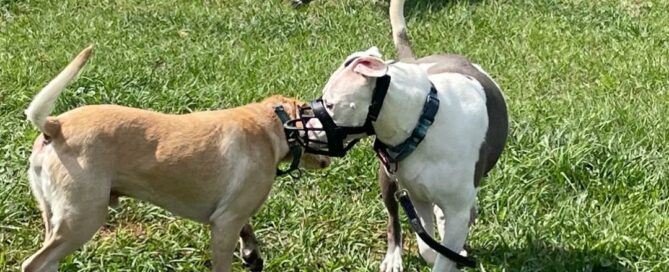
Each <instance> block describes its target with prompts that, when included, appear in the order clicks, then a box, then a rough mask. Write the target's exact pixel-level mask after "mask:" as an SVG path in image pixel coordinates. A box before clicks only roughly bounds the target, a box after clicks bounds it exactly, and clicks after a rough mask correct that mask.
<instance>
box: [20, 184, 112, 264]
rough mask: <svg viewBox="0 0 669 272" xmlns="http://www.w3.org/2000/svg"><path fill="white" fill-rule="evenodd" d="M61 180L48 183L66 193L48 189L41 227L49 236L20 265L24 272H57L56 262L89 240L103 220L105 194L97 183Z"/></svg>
mask: <svg viewBox="0 0 669 272" xmlns="http://www.w3.org/2000/svg"><path fill="white" fill-rule="evenodd" d="M61 177H63V180H59V181H57V182H56V181H52V183H53V184H59V185H60V184H67V185H66V186H65V187H67V188H68V190H63V189H58V188H55V186H51V187H50V188H48V189H51V190H52V191H51V192H49V194H48V195H49V197H50V198H51V199H49V201H48V206H49V208H50V213H49V215H50V218H47V219H46V220H47V221H48V222H46V223H45V224H46V225H47V226H49V231H48V233H49V235H47V237H46V239H45V242H44V245H43V246H42V248H41V249H40V250H38V251H37V252H36V253H35V254H33V255H32V256H31V257H29V258H28V259H27V260H26V261H25V262H23V265H22V271H24V272H37V271H40V272H41V271H57V270H58V263H59V262H60V260H61V259H63V258H64V257H65V256H67V255H68V254H70V253H72V252H73V251H75V250H76V249H78V248H79V247H81V246H82V245H83V244H84V243H86V242H87V241H88V240H90V238H91V237H93V234H95V232H96V231H97V230H98V229H99V228H100V226H102V224H103V223H104V221H105V219H106V216H107V203H108V198H109V192H106V193H105V192H104V190H101V188H100V187H101V184H100V183H98V182H92V181H91V179H83V180H82V179H78V180H75V179H72V177H71V176H70V175H67V174H65V175H61ZM102 186H103V185H102ZM93 187H96V188H93Z"/></svg>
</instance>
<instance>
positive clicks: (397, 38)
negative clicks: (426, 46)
mask: <svg viewBox="0 0 669 272" xmlns="http://www.w3.org/2000/svg"><path fill="white" fill-rule="evenodd" d="M404 1H405V0H390V26H391V27H392V30H393V42H394V43H395V48H396V49H397V53H398V55H399V59H415V58H416V57H415V55H414V54H413V51H412V50H411V42H410V41H409V37H408V36H407V30H406V29H407V24H406V22H405V21H404Z"/></svg>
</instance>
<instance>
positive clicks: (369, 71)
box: [351, 56, 388, 77]
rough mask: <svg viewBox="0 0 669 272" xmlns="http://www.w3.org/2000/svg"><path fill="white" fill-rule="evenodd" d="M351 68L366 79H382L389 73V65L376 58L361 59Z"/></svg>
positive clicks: (366, 57)
mask: <svg viewBox="0 0 669 272" xmlns="http://www.w3.org/2000/svg"><path fill="white" fill-rule="evenodd" d="M351 66H352V67H353V71H354V72H356V73H358V74H361V75H363V76H366V77H382V76H385V75H386V73H388V64H386V63H385V62H383V60H382V59H379V58H376V57H370V56H363V57H359V58H358V59H356V60H355V62H354V63H353V64H352V65H351Z"/></svg>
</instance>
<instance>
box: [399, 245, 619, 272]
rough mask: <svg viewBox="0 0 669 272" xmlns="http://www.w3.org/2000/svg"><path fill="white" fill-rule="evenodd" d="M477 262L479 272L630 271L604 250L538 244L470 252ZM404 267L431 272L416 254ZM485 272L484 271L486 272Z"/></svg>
mask: <svg viewBox="0 0 669 272" xmlns="http://www.w3.org/2000/svg"><path fill="white" fill-rule="evenodd" d="M468 251H469V253H470V256H473V257H474V258H476V260H477V263H478V266H477V268H476V269H464V270H463V271H479V270H480V269H479V268H480V267H481V266H482V267H483V268H484V269H485V270H490V269H493V270H497V269H499V270H502V271H593V272H622V271H629V270H630V269H628V268H625V267H624V266H622V265H621V264H620V263H619V258H618V257H617V256H615V255H614V254H612V253H610V252H605V251H602V250H589V249H585V250H573V249H564V248H559V247H554V246H547V245H542V244H540V243H535V244H532V245H528V246H527V247H524V248H510V247H505V246H500V247H496V248H473V249H470V250H468ZM403 259H404V267H405V268H406V270H407V271H429V267H428V264H427V263H426V262H425V261H423V259H422V258H421V257H420V256H419V255H418V252H416V251H409V252H405V253H404V256H403ZM485 270H483V271H485Z"/></svg>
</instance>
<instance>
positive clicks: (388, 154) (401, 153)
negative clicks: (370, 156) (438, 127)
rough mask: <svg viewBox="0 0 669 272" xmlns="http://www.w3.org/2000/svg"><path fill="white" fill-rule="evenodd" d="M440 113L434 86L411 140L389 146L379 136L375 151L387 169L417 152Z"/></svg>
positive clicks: (410, 136) (375, 143) (375, 142)
mask: <svg viewBox="0 0 669 272" xmlns="http://www.w3.org/2000/svg"><path fill="white" fill-rule="evenodd" d="M438 111H439V98H438V97H437V89H435V88H434V85H432V87H431V88H430V93H429V94H428V95H427V98H426V100H425V104H424V105H423V113H422V114H421V115H420V117H419V118H418V124H416V127H415V128H414V129H413V131H412V132H411V135H409V138H407V139H406V140H404V142H402V143H400V144H398V145H396V146H389V145H387V144H385V143H383V142H381V141H380V140H379V138H378V136H377V138H376V141H374V150H375V151H376V153H377V154H378V155H379V157H380V158H381V161H382V162H383V164H384V165H385V166H386V167H388V166H389V165H390V164H392V163H397V162H399V161H401V160H404V159H406V157H408V156H409V155H410V154H411V153H412V152H413V151H414V150H416V148H417V147H418V145H419V144H420V143H421V142H422V141H423V139H425V135H426V134H427V130H428V129H429V128H430V126H431V125H432V124H433V123H434V117H435V116H436V115H437V112H438Z"/></svg>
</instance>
